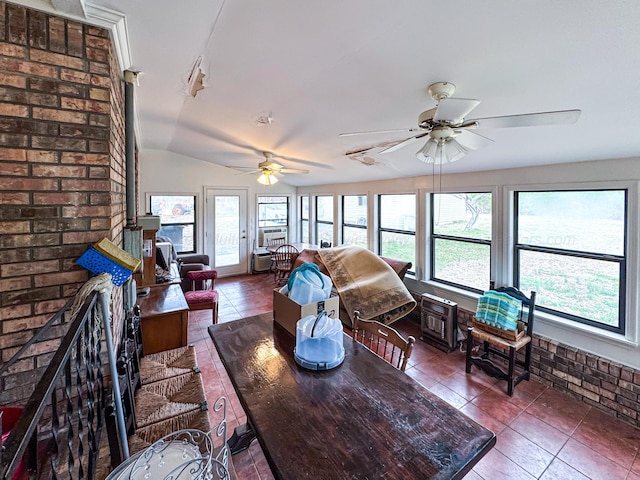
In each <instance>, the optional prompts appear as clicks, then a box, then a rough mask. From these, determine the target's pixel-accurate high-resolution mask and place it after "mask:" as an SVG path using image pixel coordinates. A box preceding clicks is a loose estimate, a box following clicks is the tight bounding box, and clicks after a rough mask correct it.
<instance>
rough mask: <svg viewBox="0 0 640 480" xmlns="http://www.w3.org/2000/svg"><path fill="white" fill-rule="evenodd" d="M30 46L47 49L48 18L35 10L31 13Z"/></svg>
mask: <svg viewBox="0 0 640 480" xmlns="http://www.w3.org/2000/svg"><path fill="white" fill-rule="evenodd" d="M29 46H31V47H35V48H43V49H44V48H47V17H46V15H45V14H44V13H42V12H37V11H35V10H30V11H29Z"/></svg>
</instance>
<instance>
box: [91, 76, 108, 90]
mask: <svg viewBox="0 0 640 480" xmlns="http://www.w3.org/2000/svg"><path fill="white" fill-rule="evenodd" d="M89 83H91V85H94V86H96V87H105V88H111V79H110V78H109V77H107V76H102V75H91V78H90V80H89Z"/></svg>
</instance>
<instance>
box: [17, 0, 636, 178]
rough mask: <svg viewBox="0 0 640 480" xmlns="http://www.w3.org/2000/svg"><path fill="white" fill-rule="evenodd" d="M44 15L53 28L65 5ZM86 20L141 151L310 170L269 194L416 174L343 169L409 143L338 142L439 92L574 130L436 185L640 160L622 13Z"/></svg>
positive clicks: (237, 9)
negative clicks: (122, 79)
mask: <svg viewBox="0 0 640 480" xmlns="http://www.w3.org/2000/svg"><path fill="white" fill-rule="evenodd" d="M56 1H57V5H56V6H57V8H58V9H59V12H60V9H64V8H65V7H64V5H63V6H61V5H60V4H64V3H65V0H56ZM76 2H77V3H80V4H82V3H83V2H82V0H67V1H66V3H68V4H69V5H70V7H68V8H69V9H71V7H73V6H74V4H75V3H76ZM20 3H25V4H27V5H29V4H37V3H39V2H38V0H32V1H31V2H20ZM40 3H46V4H48V3H49V2H45V1H44V0H43V1H42V2H40ZM90 5H95V6H100V7H106V8H108V9H111V10H114V11H117V12H121V13H122V14H124V17H125V19H126V27H127V33H128V42H129V49H130V57H131V64H132V67H133V68H135V69H137V70H140V71H141V72H142V74H141V75H140V77H139V87H137V88H136V93H135V95H136V106H137V126H138V135H139V138H138V141H139V146H140V148H141V149H142V150H145V149H160V150H169V151H172V152H176V153H179V154H181V155H186V156H189V157H193V158H197V159H201V160H205V161H208V162H212V163H216V164H219V165H237V166H244V167H253V166H257V164H258V163H259V162H260V161H261V160H263V157H262V154H261V152H262V151H265V150H267V151H271V152H274V153H275V154H276V155H280V156H282V157H283V158H278V159H277V161H278V163H281V164H282V165H284V166H285V167H289V168H299V169H308V170H310V174H309V175H303V174H290V175H286V176H284V177H283V178H282V179H281V180H282V181H283V182H285V183H288V184H291V185H294V186H305V185H318V184H326V183H335V182H353V181H366V180H380V179H386V178H397V177H409V176H416V175H425V174H430V173H431V172H432V166H431V165H428V164H425V163H422V162H420V161H418V160H417V159H416V156H415V153H416V151H417V150H418V149H419V148H420V147H421V146H422V145H423V144H424V141H420V142H416V143H413V144H411V145H410V146H407V147H405V148H402V149H400V150H397V151H395V152H393V153H388V154H380V153H378V151H379V150H380V149H379V148H378V149H374V150H371V151H369V152H368V153H367V157H369V160H367V161H366V163H369V164H364V163H360V162H358V161H355V160H351V159H349V158H348V157H347V156H345V152H347V151H351V150H357V149H361V148H364V147H369V146H371V145H374V144H378V143H382V142H385V141H392V140H398V139H402V138H406V137H408V136H410V134H408V133H402V132H396V133H386V134H377V135H363V136H354V137H339V136H338V134H339V133H341V132H353V131H364V130H383V129H395V128H410V127H415V126H416V125H417V117H418V114H420V112H422V111H424V110H427V109H429V108H432V107H434V106H435V105H436V104H435V101H434V100H433V99H432V98H431V97H430V96H429V95H428V93H427V87H428V86H429V84H431V83H434V82H437V81H447V82H452V83H454V84H455V85H456V87H457V90H456V93H455V95H454V96H455V97H462V98H475V99H479V100H481V103H480V105H479V106H478V107H477V108H476V109H475V110H474V111H473V113H472V115H471V116H472V117H474V118H476V117H491V116H500V115H511V114H520V113H531V112H545V111H552V110H566V109H581V110H582V114H581V116H580V119H579V120H578V122H577V123H575V124H572V125H558V126H541V127H529V128H505V129H485V130H482V131H478V132H479V133H482V134H483V135H485V136H487V137H489V138H491V139H493V140H494V143H491V144H490V145H488V146H486V147H484V148H481V149H479V150H476V151H472V152H470V153H469V154H468V155H466V156H465V157H463V158H462V159H460V160H458V161H457V162H455V163H451V164H446V165H444V166H443V167H442V171H443V172H446V173H459V172H471V171H478V170H491V169H499V168H511V167H520V166H530V165H538V164H550V163H562V162H576V161H583V160H597V159H611V158H622V157H634V156H640V135H639V134H638V132H639V131H640V108H639V107H640V88H639V87H640V49H639V48H638V45H640V2H637V0H607V1H603V0H583V1H581V2H579V5H577V4H576V2H574V1H572V0H536V1H529V2H514V1H510V0H486V1H482V2H477V1H476V2H442V1H432V0H398V1H394V2H390V1H388V0H325V1H322V2H318V1H316V2H312V1H299V0H298V1H296V0H288V1H287V0H270V1H264V0H206V1H205V0H182V1H180V2H176V1H174V0H171V1H170V0H135V1H132V0H91V4H89V3H88V2H87V6H90ZM36 6H38V5H36ZM39 7H40V8H50V6H49V7H47V6H45V7H42V5H40V6H39ZM76 7H77V5H76ZM199 57H202V62H201V68H202V71H203V73H204V74H205V77H204V85H205V88H204V89H203V90H202V91H200V92H199V93H198V94H197V96H196V97H195V98H194V97H192V96H190V95H188V94H187V93H186V91H187V89H188V82H187V80H188V77H189V74H190V72H191V69H192V67H193V65H194V63H195V62H196V61H197V59H198V58H199ZM267 118H270V119H271V123H270V124H268V123H269V122H268V121H265V120H266V119H267ZM265 123H266V124H265ZM425 140H426V138H425Z"/></svg>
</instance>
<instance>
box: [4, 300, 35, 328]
mask: <svg viewBox="0 0 640 480" xmlns="http://www.w3.org/2000/svg"><path fill="white" fill-rule="evenodd" d="M29 315H31V305H12V306H10V307H4V308H0V318H1V319H2V333H9V332H10V330H7V329H6V323H7V320H9V319H12V318H21V317H28V316H29Z"/></svg>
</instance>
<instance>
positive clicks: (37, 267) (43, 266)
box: [0, 260, 60, 286]
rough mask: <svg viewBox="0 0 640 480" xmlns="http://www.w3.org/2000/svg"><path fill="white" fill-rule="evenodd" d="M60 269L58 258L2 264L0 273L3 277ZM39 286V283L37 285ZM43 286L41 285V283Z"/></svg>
mask: <svg viewBox="0 0 640 480" xmlns="http://www.w3.org/2000/svg"><path fill="white" fill-rule="evenodd" d="M59 269H60V262H59V261H58V260H46V261H42V262H26V263H8V264H5V265H0V273H1V274H2V276H3V277H19V276H21V275H33V274H36V273H37V274H40V273H43V272H57V271H58V270H59ZM36 286H38V285H36ZM40 286H41V285H40Z"/></svg>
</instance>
